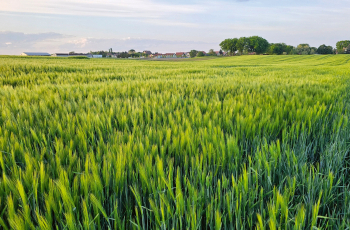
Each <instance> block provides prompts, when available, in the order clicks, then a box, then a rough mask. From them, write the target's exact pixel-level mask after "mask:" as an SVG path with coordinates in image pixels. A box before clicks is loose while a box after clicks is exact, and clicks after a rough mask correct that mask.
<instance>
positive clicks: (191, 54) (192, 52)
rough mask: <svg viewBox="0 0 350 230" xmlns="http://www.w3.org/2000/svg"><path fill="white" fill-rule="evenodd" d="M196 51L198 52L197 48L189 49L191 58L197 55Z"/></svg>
mask: <svg viewBox="0 0 350 230" xmlns="http://www.w3.org/2000/svg"><path fill="white" fill-rule="evenodd" d="M197 53H198V51H197V50H191V51H190V57H191V58H194V57H195V56H197Z"/></svg>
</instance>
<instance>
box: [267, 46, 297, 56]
mask: <svg viewBox="0 0 350 230" xmlns="http://www.w3.org/2000/svg"><path fill="white" fill-rule="evenodd" d="M293 49H294V47H293V46H289V45H286V44H285V43H271V44H270V46H269V48H268V50H267V53H268V54H272V55H282V54H284V55H285V54H292V50H293Z"/></svg>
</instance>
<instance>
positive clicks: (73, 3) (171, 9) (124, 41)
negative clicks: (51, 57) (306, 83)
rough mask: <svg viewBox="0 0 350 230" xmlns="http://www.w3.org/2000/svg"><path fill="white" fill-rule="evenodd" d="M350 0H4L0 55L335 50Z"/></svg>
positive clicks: (348, 23)
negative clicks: (231, 45)
mask: <svg viewBox="0 0 350 230" xmlns="http://www.w3.org/2000/svg"><path fill="white" fill-rule="evenodd" d="M349 15H350V0H332V1H331V0H307V1H306V0H215V1H207V0H177V1H170V0H0V22H1V23H0V54H20V53H21V52H24V51H38V52H39V51H42V52H49V53H54V52H69V51H76V52H88V51H90V50H108V49H109V48H113V50H115V51H126V50H129V49H136V50H138V51H142V50H151V51H153V52H155V51H158V52H176V51H189V50H191V49H198V50H205V51H207V50H209V49H211V48H213V49H215V50H217V49H219V45H218V44H219V43H220V42H221V41H222V40H224V39H225V38H232V37H241V36H252V35H259V36H262V37H264V38H266V39H267V40H268V41H269V42H285V43H287V44H290V45H298V44H300V43H309V44H310V45H312V46H319V45H321V44H326V45H332V46H335V43H336V42H337V41H339V40H345V39H346V40H350V16H349Z"/></svg>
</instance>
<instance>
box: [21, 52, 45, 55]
mask: <svg viewBox="0 0 350 230" xmlns="http://www.w3.org/2000/svg"><path fill="white" fill-rule="evenodd" d="M21 56H51V55H50V54H49V53H40V52H23V53H22V54H21Z"/></svg>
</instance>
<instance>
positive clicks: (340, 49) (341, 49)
mask: <svg viewBox="0 0 350 230" xmlns="http://www.w3.org/2000/svg"><path fill="white" fill-rule="evenodd" d="M348 46H350V40H344V41H339V42H337V44H336V48H337V51H338V53H339V54H343V53H345V51H344V49H345V48H347V47H348Z"/></svg>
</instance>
